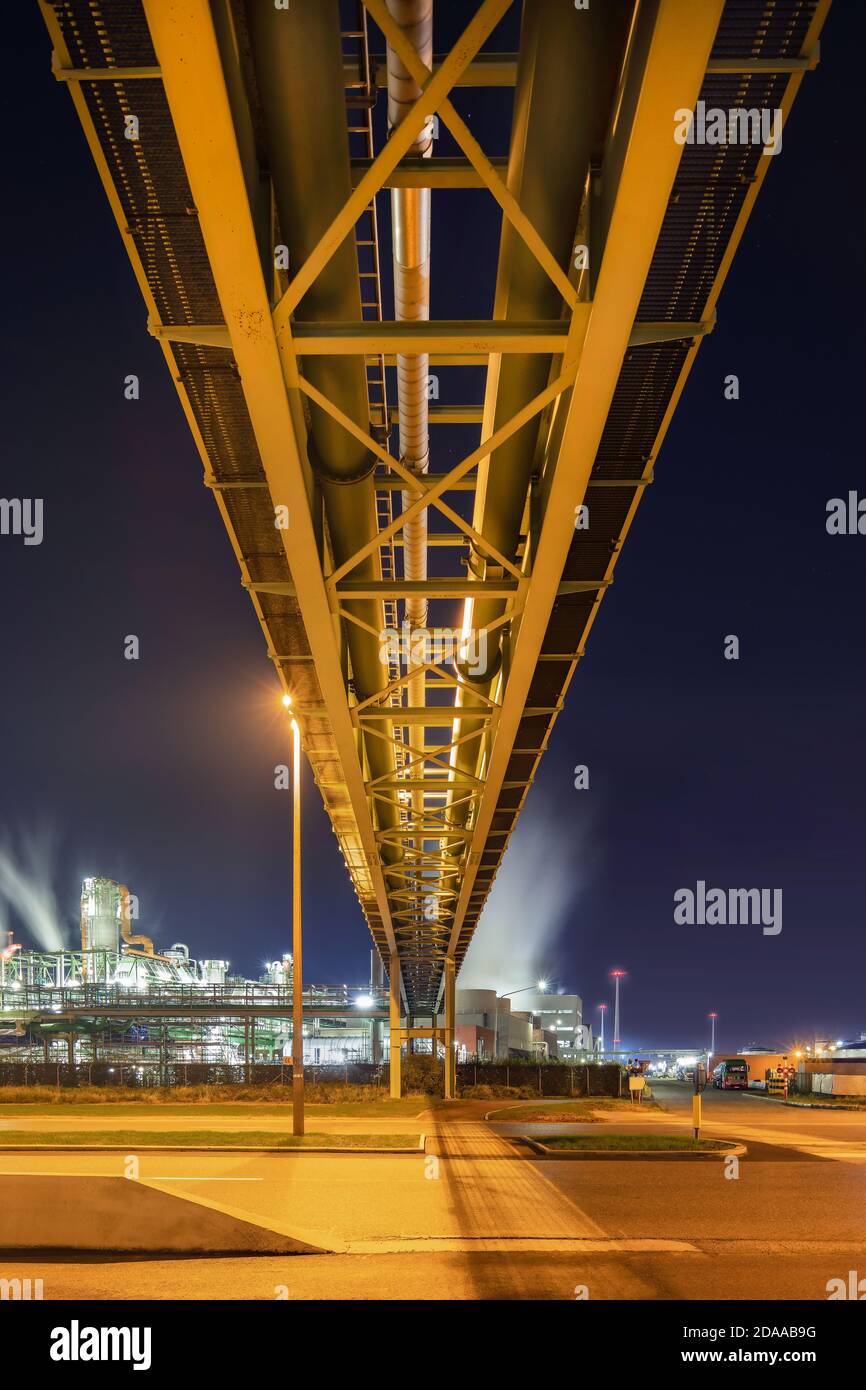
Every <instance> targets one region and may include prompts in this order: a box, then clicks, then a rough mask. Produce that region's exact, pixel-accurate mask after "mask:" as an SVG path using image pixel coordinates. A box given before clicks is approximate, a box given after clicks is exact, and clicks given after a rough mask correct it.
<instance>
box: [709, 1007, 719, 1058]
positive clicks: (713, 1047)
mask: <svg viewBox="0 0 866 1390" xmlns="http://www.w3.org/2000/svg"><path fill="white" fill-rule="evenodd" d="M718 1016H719V1015H718V1014H707V1018H708V1019H709V1020H710V1056H711V1057H715V1055H716V1019H717V1018H718Z"/></svg>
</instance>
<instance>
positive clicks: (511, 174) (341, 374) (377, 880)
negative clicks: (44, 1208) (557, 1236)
mask: <svg viewBox="0 0 866 1390" xmlns="http://www.w3.org/2000/svg"><path fill="white" fill-rule="evenodd" d="M40 6H41V9H42V13H43V16H44V18H45V22H46V25H47V27H48V30H49V33H50V36H51V40H52V44H53V50H54V54H53V70H54V74H55V76H56V77H57V79H58V80H60V81H63V82H65V83H66V84H67V85H68V87H69V90H70V92H71V95H72V98H73V101H74V103H75V107H76V111H77V113H78V116H79V118H80V120H81V123H82V126H83V129H84V132H85V136H86V138H87V141H88V143H89V146H90V149H91V151H92V154H93V156H94V160H95V163H96V166H97V169H98V171H99V175H100V177H101V179H102V182H103V184H104V187H105V191H106V194H107V196H108V199H109V202H110V205H111V208H112V211H113V213H114V216H115V218H116V221H117V225H118V229H119V232H120V235H121V237H122V239H123V242H124V245H125V248H126V251H127V253H128V255H129V258H130V261H131V263H132V267H133V270H134V273H135V276H136V278H137V281H138V284H139V287H140V289H141V292H142V295H143V297H144V301H145V304H146V308H147V313H148V317H149V330H150V332H151V334H152V335H153V336H154V337H155V338H156V339H157V341H158V342H159V343H160V345H161V347H162V349H163V352H164V354H165V358H166V362H167V365H168V368H169V371H170V373H171V377H172V379H173V381H174V382H175V383H176V386H177V390H178V395H179V397H180V401H181V405H182V407H183V410H184V412H185V415H186V418H187V421H188V423H189V426H190V428H191V431H192V434H193V437H194V440H195V442H196V445H197V447H198V450H199V452H200V455H201V459H202V463H203V465H204V480H205V484H206V486H207V487H208V488H209V489H210V490H211V492H212V494H213V496H214V498H215V500H216V503H217V506H218V507H219V511H220V514H221V517H222V520H223V522H224V524H225V526H226V529H227V532H228V536H229V539H230V541H231V544H232V546H233V549H234V552H235V555H236V557H237V560H238V564H239V567H240V571H241V576H242V582H243V584H244V586H245V588H246V589H247V591H248V592H249V594H250V597H251V600H252V603H253V606H254V609H255V612H256V616H257V618H258V620H259V622H260V623H261V626H262V629H263V632H264V636H265V640H266V643H267V652H268V656H269V658H270V659H271V661H272V662H273V663H274V665H275V668H276V671H277V674H278V678H279V680H280V683H281V685H282V686H283V688H284V689H285V690H286V691H287V692H289V693H291V695H292V697H293V709H294V711H295V715H296V718H297V721H298V725H299V727H300V731H301V737H302V740H303V747H304V753H305V755H306V757H307V758H308V760H309V762H310V765H311V767H312V769H313V773H314V776H315V780H316V783H317V786H318V788H319V790H320V792H321V795H322V798H323V802H324V805H325V808H326V810H327V812H328V815H329V817H330V819H331V823H332V826H333V829H334V833H335V835H336V837H337V841H338V843H339V846H340V849H341V852H342V855H343V858H344V860H345V863H346V867H347V870H348V872H349V874H350V875H351V879H352V882H353V885H354V888H355V892H356V894H357V897H358V900H359V903H360V905H361V908H362V910H363V912H364V914H365V916H366V919H367V922H368V924H369V927H370V931H371V933H372V936H373V940H374V943H375V946H376V948H377V950H378V952H379V954H380V957H381V960H382V963H383V966H384V969H385V970H386V971H387V972H388V975H389V982H390V1035H391V1039H392V1049H391V1050H392V1054H393V1058H394V1062H395V1065H393V1066H392V1070H391V1085H392V1088H393V1091H394V1093H395V1094H399V1093H400V1071H399V1065H398V1063H399V1056H400V1044H401V1042H402V1041H403V1040H406V1041H408V1042H410V1043H411V1042H414V1040H415V1039H416V1038H421V1037H427V1038H431V1039H432V1040H433V1046H434V1047H436V1046H437V1045H438V1042H439V1041H441V1042H442V1043H443V1044H444V1046H445V1055H446V1057H447V1058H448V1065H447V1067H446V1072H445V1090H446V1094H448V1095H452V1094H453V1093H454V1065H453V1059H454V1055H455V1054H454V1047H453V1042H454V1038H455V978H456V973H457V970H458V969H459V966H460V964H461V962H462V961H463V959H464V956H465V954H466V951H467V948H468V946H469V943H470V940H471V938H472V935H473V932H474V930H475V926H476V924H477V922H478V919H479V916H480V914H481V911H482V909H483V907H484V904H485V902H486V900H487V897H488V894H489V892H490V888H491V885H492V882H493V879H494V877H495V875H496V873H497V871H498V869H499V865H500V863H501V860H502V856H503V854H504V852H505V850H506V847H507V845H508V842H509V839H510V836H511V834H512V832H513V830H514V827H515V825H516V823H517V819H518V817H519V815H520V812H521V810H522V808H523V805H524V801H525V798H526V795H527V791H528V789H529V787H530V785H531V784H532V781H533V779H534V777H535V774H536V769H537V767H538V763H539V759H540V757H541V754H542V753H543V751H544V750H545V748H546V747H547V744H548V741H549V738H550V735H551V730H552V727H553V724H554V722H555V720H556V718H557V716H558V714H559V712H560V710H561V708H562V704H563V701H564V699H565V696H566V692H567V690H568V686H569V684H570V682H571V679H572V677H573V675H574V672H575V668H576V666H577V663H578V661H579V660H580V659H581V658H582V657H583V655H584V652H585V648H586V641H587V637H588V635H589V632H590V629H591V627H592V624H593V622H594V621H595V618H596V616H597V613H598V609H599V605H600V603H601V600H602V598H603V596H604V594H605V592H606V590H607V589H608V587H609V586H610V585H611V583H612V582H613V575H614V568H615V565H616V562H617V558H618V555H619V553H620V551H621V548H622V545H623V542H624V540H625V537H626V535H627V533H628V531H629V528H630V526H631V524H632V520H633V518H634V515H635V512H636V510H637V507H638V505H639V502H640V499H641V497H642V496H643V493H644V491H645V489H646V488H647V487H648V486H650V485H651V484H652V483H653V481H654V477H655V473H656V468H657V459H658V454H659V450H660V447H661V445H662V442H663V440H664V437H665V434H666V432H667V429H668V426H669V424H670V421H671V419H672V417H673V414H674V412H675V410H676V407H677V404H678V402H679V398H680V395H681V392H682V390H683V387H684V385H685V382H686V379H687V377H688V375H689V372H690V370H691V367H692V364H693V362H694V360H695V356H696V353H697V351H698V348H699V346H700V343H701V341H702V339H703V338H704V336H705V335H706V334H707V333H709V332H710V331H712V330H713V328H714V326H715V322H716V308H717V303H718V300H719V295H720V291H721V289H722V285H723V283H724V280H725V277H726V275H727V273H728V270H729V268H730V265H731V262H732V259H733V256H734V254H735V252H736V250H737V247H738V245H739V242H740V239H741V237H742V234H743V231H744V229H745V226H746V223H747V221H748V218H749V216H750V214H751V211H752V208H753V206H754V202H755V199H756V197H757V196H758V193H759V191H760V188H761V185H762V182H763V179H764V177H765V175H766V173H767V169H768V167H769V166H770V165H771V164H772V163H773V160H772V159H771V158H770V157H769V154H768V153H767V152H766V151H765V150H764V149H763V148H762V145H761V143H760V142H757V141H756V140H755V139H751V138H745V139H742V140H738V139H732V140H728V139H727V137H726V138H725V139H724V140H722V141H719V142H717V143H714V144H710V143H709V142H707V143H706V144H704V143H701V141H700V140H698V139H689V140H682V141H681V140H678V138H677V136H676V131H677V129H678V128H679V129H682V124H683V112H685V114H686V116H687V117H688V113H690V112H693V111H694V110H695V108H696V107H697V106H698V104H699V103H703V105H704V106H706V107H708V108H720V109H721V110H722V111H723V112H725V111H741V112H742V114H743V116H744V117H745V118H746V122H745V125H746V135H747V136H748V129H749V116H750V113H751V112H755V113H756V114H757V115H758V117H759V118H760V113H761V112H762V111H771V112H778V113H779V115H780V117H782V118H787V114H788V112H789V110H790V107H791V104H792V102H793V99H794V97H795V95H796V92H797V89H798V87H799V84H800V82H801V81H802V79H803V76H804V74H805V73H806V72H807V71H808V70H809V69H810V68H812V67H814V65H815V63H816V62H817V60H818V36H819V34H820V31H821V27H822V24H823V21H824V18H825V15H826V12H827V8H828V0H699V2H698V0H605V3H603V4H592V5H590V6H580V7H578V6H576V5H572V4H570V3H568V0H526V3H524V4H523V5H522V6H518V5H516V4H514V5H513V4H512V0H471V2H470V0H461V3H460V4H459V5H456V6H449V5H445V4H443V5H442V6H441V10H442V11H445V12H447V17H448V18H449V19H452V20H453V18H454V16H455V14H456V15H457V16H458V17H459V19H460V21H461V23H463V24H465V28H464V31H463V33H462V35H461V36H460V37H459V38H458V40H457V42H456V43H454V45H453V47H452V48H451V50H450V51H449V52H445V53H438V54H437V52H436V50H435V46H434V42H433V24H434V18H437V17H438V15H439V13H440V6H438V5H437V7H436V16H434V4H433V0H363V3H357V4H356V3H352V4H349V3H348V0H344V2H343V3H340V2H339V0H292V3H291V4H290V5H288V4H287V5H285V6H281V5H280V6H277V5H274V4H272V3H265V0H128V3H125V4H123V5H122V6H112V5H109V4H105V3H101V0H63V3H62V4H61V3H58V4H52V3H49V2H48V0H40ZM518 10H519V12H520V21H521V22H520V28H519V41H518V42H517V48H516V51H513V52H507V53H502V52H497V51H492V50H491V49H490V48H489V46H486V45H487V44H488V40H490V39H491V36H493V35H494V32H495V31H497V29H498V26H499V25H500V22H501V21H505V20H507V19H508V18H509V12H511V13H512V14H514V13H517V12H518ZM368 16H369V17H370V18H371V19H372V20H373V21H374V23H375V25H376V30H377V32H376V33H374V34H373V41H374V43H375V44H377V45H381V47H380V48H379V49H378V51H376V52H374V51H373V50H372V49H371V46H370V42H369V36H368ZM437 22H438V18H437ZM514 33H515V35H516V34H517V26H515V27H514ZM458 87H459V88H467V87H468V88H471V89H474V92H473V100H472V105H473V115H474V108H475V106H476V104H477V105H481V104H482V103H483V102H484V101H485V100H486V99H488V98H491V99H493V98H494V97H495V99H496V100H498V101H499V106H498V107H497V108H496V111H497V120H498V123H499V125H500V128H501V129H502V133H503V136H504V135H505V133H506V131H507V130H510V141H509V142H508V149H507V154H506V155H505V156H504V157H502V156H497V157H496V158H489V157H488V155H487V154H486V153H485V152H484V150H483V149H482V148H481V145H480V144H479V142H478V140H477V139H476V138H475V136H474V135H473V133H472V131H471V130H470V129H469V126H468V124H467V123H466V121H464V119H463V117H462V115H461V114H459V113H458V111H457V110H456V109H455V106H454V104H452V101H451V99H450V98H451V95H452V94H453V92H454V90H455V89H456V88H458ZM385 92H387V116H386V115H385V112H384V110H380V109H379V98H380V96H383V94H384V93H385ZM461 104H462V103H461ZM381 105H382V107H384V105H385V102H384V101H383V102H382V103H381ZM440 123H441V126H442V127H444V128H446V129H447V130H448V131H449V132H450V134H451V135H452V136H453V137H454V140H455V142H456V147H457V150H458V151H459V153H457V154H449V155H448V156H447V157H438V156H437V155H436V153H435V141H436V138H437V130H438V127H439V124H440ZM760 124H761V123H760V119H759V120H758V126H760ZM503 143H504V142H503ZM466 189H474V190H482V191H486V193H488V194H489V195H490V196H491V197H492V198H493V199H494V200H495V202H496V203H497V204H498V207H499V208H500V209H501V210H502V214H503V215H502V219H501V236H500V238H499V242H498V245H497V244H496V242H495V241H492V242H491V244H490V246H489V263H490V264H491V265H496V275H495V288H492V294H491V295H490V296H489V302H487V303H486V304H475V303H473V304H471V305H467V306H464V305H462V304H461V306H460V307H461V308H462V309H464V311H466V310H468V312H465V313H464V317H463V318H462V319H460V320H452V319H436V318H433V319H431V318H430V283H431V265H432V266H433V267H434V270H433V279H432V283H433V287H434V295H435V291H436V287H437V284H446V283H447V282H448V280H449V270H448V265H449V255H453V254H454V252H453V248H452V247H450V246H448V245H447V244H441V240H440V244H438V245H434V244H433V238H432V237H431V223H430V205H431V198H432V199H433V200H439V199H442V200H448V201H449V202H450V203H451V204H452V205H454V204H459V200H460V199H461V198H465V193H464V190H466ZM385 190H388V193H389V195H390V196H389V197H388V199H387V201H386V198H382V199H381V201H380V202H379V204H378V206H377V195H378V194H380V193H383V192H384V191H385ZM389 213H390V225H389V231H390V234H391V235H390V241H391V247H390V250H391V253H392V254H391V255H388V254H387V251H386V249H385V248H384V247H383V245H382V242H383V240H384V234H383V232H382V230H381V228H380V223H383V222H384V220H385V217H386V216H388V214H389ZM57 215H58V216H60V217H62V216H63V215H64V209H62V208H59V209H57ZM451 215H452V216H453V217H455V218H457V219H461V218H465V217H466V216H467V214H466V213H465V211H461V209H460V207H455V208H454V209H453V211H452V214H451ZM389 262H390V264H391V265H392V266H393V276H392V278H393V287H394V292H393V318H392V319H390V320H388V319H386V317H385V309H386V308H387V307H388V299H387V295H388V294H389V293H390V291H389V286H388V276H387V274H385V275H384V276H383V267H387V266H388V264H389ZM437 268H440V269H437ZM439 276H441V279H439V278H438V277H439ZM491 279H492V277H491ZM452 312H453V310H452ZM473 315H474V316H473ZM428 367H429V368H432V369H433V372H432V374H431V373H430V372H429V371H428ZM467 369H469V370H467ZM473 369H474V370H473ZM455 372H456V375H455ZM467 382H471V383H472V384H471V385H470V386H467V384H466V383H467ZM464 393H465V394H464ZM467 396H471V399H469V400H467ZM428 400H429V402H430V404H429V405H428ZM395 425H396V426H397V429H398V431H399V445H398V446H395V447H391V444H390V441H391V430H392V427H393V426H395ZM434 427H435V428H434ZM467 427H470V428H472V429H474V430H476V431H477V434H476V435H475V437H474V440H473V442H472V446H471V448H469V450H468V452H466V451H465V447H464V446H465V436H464V437H463V439H462V440H460V439H458V441H457V445H456V447H455V446H454V445H453V436H450V435H449V433H448V431H449V430H450V429H463V430H465V429H466V428H467ZM431 436H432V439H431ZM443 441H448V442H447V443H444V442H443ZM455 459H458V460H459V461H458V462H455ZM717 485H718V484H717V481H716V480H714V479H708V480H707V494H708V496H710V497H711V496H712V495H713V493H714V489H715V488H716V487H717ZM167 486H170V483H167ZM467 493H469V494H470V498H471V500H470V502H469V505H468V506H467V505H465V504H466V502H467V497H466V494H467ZM275 518H276V522H275ZM281 518H283V519H284V521H285V522H286V524H281ZM434 518H435V520H436V527H435V528H434V527H433V526H432V525H430V524H428V523H429V522H430V521H431V520H432V519H434ZM470 518H471V519H470ZM406 628H408V631H409V634H410V637H409V640H408V641H407V642H405V643H400V642H399V641H397V637H398V635H399V634H400V633H402V632H403V631H405V630H406ZM418 632H420V633H421V634H422V638H423V639H424V640H423V641H422V642H420V643H418V642H417V641H415V640H414V638H413V636H412V634H415V633H418ZM443 632H447V633H450V634H454V633H456V634H457V639H456V642H455V641H454V640H453V638H449V639H448V642H450V647H449V646H448V643H445V647H446V650H445V651H444V654H443V655H440V654H439V648H438V647H437V648H435V650H433V651H432V652H431V649H430V646H429V645H428V642H427V638H428V637H435V636H436V634H440V635H441V634H442V633H443ZM440 645H441V644H440ZM125 954H128V952H126V953H125ZM140 960H141V961H143V962H144V964H143V965H142V966H141V967H140V968H142V969H147V968H148V964H149V960H150V958H149V957H148V955H147V952H146V951H145V952H144V953H143V954H142V955H141V957H140ZM419 1019H422V1020H425V1019H426V1020H429V1024H427V1023H425V1024H424V1025H423V1026H420V1025H419V1023H418V1020H419ZM617 1023H618V1020H617V1019H615V1021H614V1035H615V1037H614V1043H615V1045H616V1044H617V1042H618V1036H617V1035H618V1032H619V1029H618V1026H617Z"/></svg>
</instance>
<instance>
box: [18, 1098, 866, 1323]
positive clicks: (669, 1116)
mask: <svg viewBox="0 0 866 1390" xmlns="http://www.w3.org/2000/svg"><path fill="white" fill-rule="evenodd" d="M656 1095H657V1096H658V1098H659V1099H660V1101H661V1102H662V1104H663V1105H664V1106H665V1107H666V1111H667V1113H665V1114H660V1113H659V1112H658V1111H653V1110H645V1111H643V1112H642V1113H638V1114H636V1115H635V1116H634V1118H633V1120H632V1123H633V1125H634V1126H635V1127H638V1128H647V1129H651V1130H655V1131H658V1130H661V1129H666V1130H668V1131H674V1130H675V1131H678V1132H685V1131H686V1130H687V1128H688V1125H689V1123H690V1115H691V1094H690V1092H689V1091H688V1089H687V1088H686V1087H685V1086H682V1085H676V1084H662V1085H660V1086H658V1087H657V1088H656ZM483 1108H485V1107H477V1106H473V1107H471V1110H467V1108H464V1107H461V1108H460V1110H456V1109H455V1111H454V1112H452V1113H451V1114H447V1115H444V1116H443V1115H442V1113H441V1112H439V1113H438V1114H436V1115H428V1116H427V1117H425V1119H424V1123H423V1128H424V1129H425V1131H426V1132H427V1133H428V1135H429V1136H430V1143H429V1149H430V1150H432V1151H433V1155H432V1156H433V1157H434V1158H435V1159H436V1161H435V1162H432V1163H431V1159H430V1157H429V1156H428V1158H427V1159H425V1158H423V1157H421V1156H418V1157H415V1156H390V1155H385V1156H376V1155H352V1156H341V1155H321V1156H313V1155H291V1154H274V1155H212V1156H211V1155H204V1154H187V1155H183V1154H147V1153H143V1154H142V1155H141V1178H142V1180H143V1181H145V1182H147V1183H153V1184H154V1185H157V1186H159V1187H164V1188H165V1189H166V1190H168V1191H172V1192H175V1193H178V1194H182V1195H185V1196H187V1197H189V1198H191V1199H192V1200H200V1199H204V1200H206V1201H207V1202H209V1203H215V1204H217V1205H225V1206H226V1207H230V1208H231V1209H232V1210H233V1211H236V1212H244V1213H247V1214H248V1216H249V1218H250V1219H252V1220H255V1221H257V1222H260V1223H264V1224H273V1225H276V1226H279V1227H280V1228H282V1229H288V1230H292V1231H298V1232H299V1233H300V1232H305V1233H310V1232H315V1233H316V1235H317V1237H318V1238H319V1239H320V1240H321V1242H322V1248H323V1249H324V1248H327V1249H328V1250H329V1251H331V1252H333V1253H329V1254H326V1255H322V1256H315V1255H313V1256H295V1257H290V1258H286V1257H279V1258H277V1257H271V1256H257V1257H250V1258H236V1257H231V1258H222V1259H213V1258H202V1259H186V1258H174V1259H164V1258H162V1259H150V1258H144V1259H138V1258H124V1259H119V1258H118V1257H116V1256H114V1257H105V1258H103V1259H94V1258H92V1257H90V1256H87V1257H82V1258H80V1259H76V1260H71V1259H70V1258H69V1257H68V1256H67V1257H59V1258H55V1259H52V1258H47V1257H45V1256H42V1255H39V1256H35V1257H34V1256H28V1257H26V1258H22V1257H21V1256H19V1255H15V1254H9V1255H6V1256H0V1277H3V1276H5V1277H7V1278H11V1277H13V1276H14V1275H16V1274H17V1275H19V1276H20V1277H25V1276H26V1275H27V1274H29V1275H30V1277H31V1278H35V1277H40V1278H42V1280H43V1284H44V1296H45V1298H46V1299H81V1298H130V1299H131V1298H143V1299H151V1298H155V1299H177V1298H207V1299H239V1298H240V1299H272V1298H277V1297H288V1298H289V1299H291V1300H292V1301H296V1300H304V1299H334V1298H336V1299H340V1298H349V1299H382V1298H390V1299H436V1300H441V1299H443V1298H447V1299H497V1298H505V1299H511V1298H513V1299H539V1298H545V1299H573V1298H575V1297H576V1290H577V1291H582V1290H583V1289H585V1290H586V1291H587V1294H588V1296H589V1298H590V1299H609V1298H626V1299H649V1300H653V1299H669V1298H685V1299H694V1300H702V1299H715V1298H723V1299H770V1300H772V1299H791V1298H798V1299H801V1298H802V1299H818V1300H820V1299H825V1298H826V1297H827V1282H828V1280H830V1279H835V1278H845V1279H847V1276H848V1271H849V1270H851V1269H855V1270H858V1271H859V1272H860V1274H861V1275H863V1276H866V1235H864V1232H866V1167H864V1165H866V1115H864V1116H863V1117H862V1118H861V1117H860V1116H859V1115H855V1114H851V1113H847V1112H838V1113H837V1112H831V1111H813V1112H809V1111H804V1110H794V1109H785V1108H783V1107H782V1106H781V1105H778V1104H777V1103H775V1102H772V1101H768V1100H764V1099H760V1098H755V1097H753V1096H751V1095H748V1096H741V1095H738V1094H732V1093H724V1092H721V1093H720V1092H717V1091H712V1090H711V1091H708V1092H706V1093H705V1096H704V1120H705V1129H706V1132H707V1133H710V1134H712V1135H714V1136H716V1135H719V1136H729V1137H731V1138H737V1139H742V1140H743V1141H744V1142H745V1143H746V1144H747V1145H748V1150H749V1152H748V1155H747V1156H746V1157H745V1158H743V1159H741V1160H740V1162H739V1165H738V1170H737V1172H736V1174H734V1173H732V1172H731V1171H730V1169H731V1165H726V1164H724V1163H723V1162H721V1161H717V1160H713V1161H709V1162H707V1161H702V1162H682V1161H679V1162H673V1161H653V1162H639V1161H635V1160H626V1161H617V1162H610V1161H605V1162H598V1161H579V1162H572V1163H569V1162H554V1161H548V1160H544V1159H538V1158H535V1157H533V1156H530V1154H529V1152H528V1151H527V1150H525V1149H521V1148H519V1147H517V1146H515V1145H514V1143H513V1142H512V1141H511V1140H510V1138H509V1137H508V1130H510V1129H511V1126H505V1127H503V1126H498V1125H497V1126H496V1127H495V1129H494V1127H492V1126H491V1125H489V1124H487V1123H485V1122H484V1120H483V1119H482V1118H481V1114H482V1112H483ZM150 1113H151V1116H153V1114H154V1112H153V1111H151V1112H150ZM630 1118H631V1117H630ZM335 1123H336V1121H335ZM605 1123H611V1121H610V1120H606V1121H605ZM615 1123H616V1128H617V1129H620V1128H622V1127H623V1124H622V1121H621V1119H620V1117H619V1116H617V1117H616V1120H615ZM599 1128H600V1126H599V1125H595V1126H594V1127H593V1129H594V1131H595V1132H598V1131H599ZM121 1162H122V1158H121V1156H120V1155H111V1154H69V1155H67V1154H63V1155H58V1154H18V1155H15V1154H2V1155H0V1172H6V1173H9V1172H54V1173H63V1174H69V1175H70V1176H71V1175H73V1174H88V1173H107V1172H118V1171H120V1165H121ZM726 1174H727V1175H726ZM70 1186H72V1184H70Z"/></svg>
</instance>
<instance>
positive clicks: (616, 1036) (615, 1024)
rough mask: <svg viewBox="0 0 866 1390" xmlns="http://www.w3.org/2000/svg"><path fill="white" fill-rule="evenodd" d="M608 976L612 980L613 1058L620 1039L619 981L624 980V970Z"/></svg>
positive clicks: (612, 972)
mask: <svg viewBox="0 0 866 1390" xmlns="http://www.w3.org/2000/svg"><path fill="white" fill-rule="evenodd" d="M610 974H611V979H612V980H613V987H614V1005H613V1051H614V1056H615V1055H616V1053H617V1052H618V1051H619V1044H620V1037H619V982H620V980H622V979H624V978H625V971H624V970H611V972H610Z"/></svg>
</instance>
